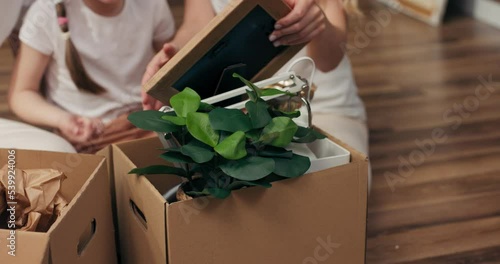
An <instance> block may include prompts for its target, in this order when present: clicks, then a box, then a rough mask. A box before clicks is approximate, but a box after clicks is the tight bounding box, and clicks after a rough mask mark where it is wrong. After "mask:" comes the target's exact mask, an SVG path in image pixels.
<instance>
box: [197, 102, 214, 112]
mask: <svg viewBox="0 0 500 264" xmlns="http://www.w3.org/2000/svg"><path fill="white" fill-rule="evenodd" d="M214 109H215V106H213V105H211V104H207V103H204V102H201V103H200V107H199V108H198V112H210V111H212V110H214Z"/></svg>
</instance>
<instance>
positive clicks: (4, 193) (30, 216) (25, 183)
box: [0, 166, 68, 232]
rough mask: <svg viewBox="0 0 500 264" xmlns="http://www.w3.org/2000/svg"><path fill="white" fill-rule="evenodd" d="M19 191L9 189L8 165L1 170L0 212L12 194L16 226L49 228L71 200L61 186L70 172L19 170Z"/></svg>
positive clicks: (41, 229) (17, 189) (16, 176)
mask: <svg viewBox="0 0 500 264" xmlns="http://www.w3.org/2000/svg"><path fill="white" fill-rule="evenodd" d="M15 172H16V174H15V194H14V196H13V197H11V196H10V195H11V193H10V192H9V188H8V186H9V177H8V176H9V175H8V169H7V166H4V167H3V168H2V170H1V171H0V215H2V213H4V212H5V211H6V210H7V208H8V206H10V205H8V202H10V201H11V198H14V201H15V202H17V204H16V205H15V207H16V210H15V216H16V228H18V229H20V230H24V231H37V232H46V231H48V230H49V228H50V226H51V225H52V224H53V223H54V222H55V220H56V219H57V217H58V216H60V215H61V210H62V209H63V208H64V207H65V206H66V205H67V204H68V202H67V200H66V199H65V198H64V197H62V195H61V193H60V190H61V185H62V182H63V180H64V179H65V178H66V176H65V175H64V174H63V173H62V172H60V171H58V170H53V169H31V170H21V169H16V170H15Z"/></svg>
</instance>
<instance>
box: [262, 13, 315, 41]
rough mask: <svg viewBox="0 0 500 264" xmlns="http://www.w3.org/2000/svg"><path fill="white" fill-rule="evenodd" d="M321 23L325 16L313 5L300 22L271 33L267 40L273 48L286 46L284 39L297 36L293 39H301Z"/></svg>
mask: <svg viewBox="0 0 500 264" xmlns="http://www.w3.org/2000/svg"><path fill="white" fill-rule="evenodd" d="M321 23H325V16H324V14H323V12H322V11H321V9H320V8H319V7H318V6H317V5H314V6H313V8H312V9H311V10H310V11H309V12H308V13H307V14H306V15H305V16H304V17H303V18H302V19H301V20H300V21H297V22H296V23H294V24H292V25H290V26H287V27H284V28H281V29H279V30H278V29H277V30H275V31H273V33H271V35H270V36H269V40H270V41H271V42H273V44H274V46H280V45H286V44H287V43H286V42H285V41H283V39H284V37H287V36H288V37H289V36H292V35H297V36H295V37H294V38H303V37H304V36H307V35H309V33H311V32H312V31H314V30H315V27H317V26H319V25H320V24H321ZM288 39H290V38H288Z"/></svg>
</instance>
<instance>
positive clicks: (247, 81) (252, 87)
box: [233, 73, 261, 97]
mask: <svg viewBox="0 0 500 264" xmlns="http://www.w3.org/2000/svg"><path fill="white" fill-rule="evenodd" d="M233 77H234V78H238V79H240V81H241V82H242V83H244V84H245V85H246V86H248V87H249V88H250V89H252V91H253V92H254V93H255V94H256V95H257V97H261V90H260V88H259V87H257V86H256V85H255V84H253V83H252V82H250V81H249V80H247V79H245V78H243V77H242V76H241V75H239V74H237V73H233Z"/></svg>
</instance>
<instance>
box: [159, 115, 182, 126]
mask: <svg viewBox="0 0 500 264" xmlns="http://www.w3.org/2000/svg"><path fill="white" fill-rule="evenodd" d="M161 119H163V120H167V121H169V122H171V123H173V124H175V125H178V126H185V125H186V118H184V117H181V116H168V115H164V116H162V117H161Z"/></svg>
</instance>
